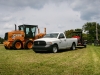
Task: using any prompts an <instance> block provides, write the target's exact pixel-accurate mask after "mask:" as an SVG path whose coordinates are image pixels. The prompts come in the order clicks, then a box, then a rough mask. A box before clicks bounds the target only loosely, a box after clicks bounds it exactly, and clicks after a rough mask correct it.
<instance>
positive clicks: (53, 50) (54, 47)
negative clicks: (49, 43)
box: [52, 45, 58, 53]
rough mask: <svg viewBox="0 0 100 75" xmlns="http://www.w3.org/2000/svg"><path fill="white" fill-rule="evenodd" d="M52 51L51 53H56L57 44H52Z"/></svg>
mask: <svg viewBox="0 0 100 75" xmlns="http://www.w3.org/2000/svg"><path fill="white" fill-rule="evenodd" d="M52 52H53V53H57V52H58V46H57V45H54V46H53V47H52Z"/></svg>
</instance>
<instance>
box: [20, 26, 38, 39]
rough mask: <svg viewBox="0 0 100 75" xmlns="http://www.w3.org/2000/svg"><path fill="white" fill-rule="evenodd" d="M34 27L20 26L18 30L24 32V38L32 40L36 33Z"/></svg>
mask: <svg viewBox="0 0 100 75" xmlns="http://www.w3.org/2000/svg"><path fill="white" fill-rule="evenodd" d="M36 28H37V26H36V25H20V26H19V30H22V31H24V33H25V38H34V37H35V33H36Z"/></svg>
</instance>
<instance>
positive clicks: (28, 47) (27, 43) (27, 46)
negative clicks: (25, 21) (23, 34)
mask: <svg viewBox="0 0 100 75" xmlns="http://www.w3.org/2000/svg"><path fill="white" fill-rule="evenodd" d="M24 47H25V49H32V47H33V41H31V40H28V41H26V43H25V46H24Z"/></svg>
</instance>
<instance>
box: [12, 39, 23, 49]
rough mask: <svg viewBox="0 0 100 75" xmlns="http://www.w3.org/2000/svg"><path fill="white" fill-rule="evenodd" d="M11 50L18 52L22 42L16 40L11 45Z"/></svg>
mask: <svg viewBox="0 0 100 75" xmlns="http://www.w3.org/2000/svg"><path fill="white" fill-rule="evenodd" d="M12 48H13V49H15V50H19V49H21V48H22V42H21V41H20V40H16V41H14V42H13V44H12Z"/></svg>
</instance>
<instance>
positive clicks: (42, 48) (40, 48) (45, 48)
mask: <svg viewBox="0 0 100 75" xmlns="http://www.w3.org/2000/svg"><path fill="white" fill-rule="evenodd" d="M52 47H53V45H46V46H33V51H52Z"/></svg>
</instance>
